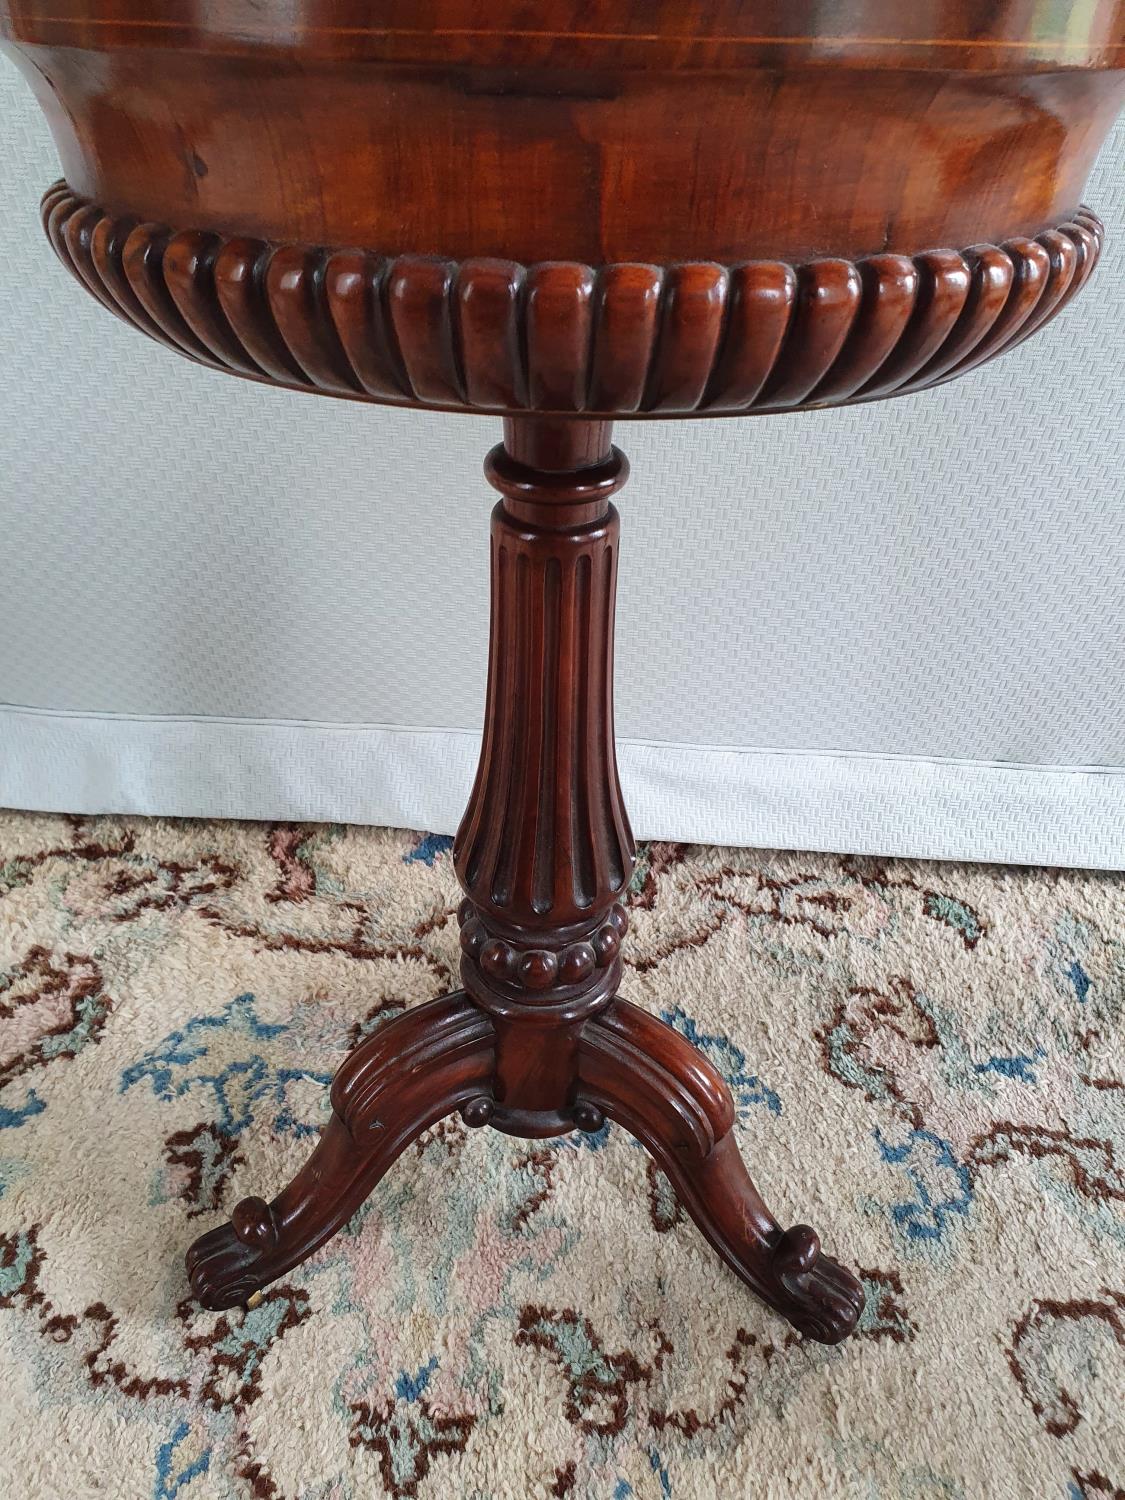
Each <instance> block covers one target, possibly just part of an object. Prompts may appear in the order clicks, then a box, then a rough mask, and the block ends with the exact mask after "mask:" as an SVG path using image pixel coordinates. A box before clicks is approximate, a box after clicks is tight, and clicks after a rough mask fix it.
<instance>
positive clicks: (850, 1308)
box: [762, 1224, 864, 1344]
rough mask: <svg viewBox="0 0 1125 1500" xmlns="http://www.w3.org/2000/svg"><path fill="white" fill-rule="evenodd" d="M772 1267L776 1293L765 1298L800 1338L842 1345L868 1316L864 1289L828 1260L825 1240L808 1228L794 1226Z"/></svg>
mask: <svg viewBox="0 0 1125 1500" xmlns="http://www.w3.org/2000/svg"><path fill="white" fill-rule="evenodd" d="M770 1266H771V1268H772V1270H773V1272H774V1274H775V1276H776V1281H777V1292H776V1294H775V1295H770V1293H769V1290H768V1288H765V1287H763V1289H762V1295H763V1297H764V1298H765V1300H766V1301H767V1302H769V1303H770V1304H771V1306H773V1307H775V1308H776V1309H777V1311H778V1312H779V1313H781V1315H782V1316H783V1317H785V1318H787V1319H788V1320H789V1322H790V1323H792V1325H793V1327H794V1328H795V1329H796V1330H797V1332H798V1333H802V1334H804V1336H805V1337H806V1338H810V1339H815V1340H816V1341H817V1343H819V1344H839V1343H842V1342H843V1340H844V1339H846V1338H847V1336H848V1335H849V1334H850V1333H851V1332H852V1331H853V1330H854V1329H855V1326H856V1324H857V1323H858V1322H859V1317H860V1314H861V1313H862V1312H863V1302H864V1295H863V1287H862V1286H861V1285H860V1283H859V1281H858V1280H857V1279H856V1277H854V1276H853V1275H852V1273H851V1272H850V1271H849V1270H847V1269H846V1268H845V1267H844V1266H842V1265H841V1264H840V1263H839V1261H837V1260H833V1259H832V1257H831V1256H830V1255H824V1254H823V1253H822V1252H821V1248H820V1238H819V1236H818V1235H817V1233H816V1231H815V1229H810V1228H809V1226H808V1225H807V1224H794V1225H793V1227H792V1228H791V1229H787V1230H786V1231H785V1232H784V1234H783V1235H782V1236H781V1238H780V1239H779V1240H778V1242H777V1244H776V1245H775V1246H774V1250H773V1255H772V1256H771V1258H770Z"/></svg>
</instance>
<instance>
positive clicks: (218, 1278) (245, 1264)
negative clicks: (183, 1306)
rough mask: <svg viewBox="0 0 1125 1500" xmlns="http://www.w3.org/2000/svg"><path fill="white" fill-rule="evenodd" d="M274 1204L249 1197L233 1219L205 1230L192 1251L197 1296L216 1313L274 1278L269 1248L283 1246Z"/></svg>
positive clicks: (190, 1273) (191, 1269) (193, 1287)
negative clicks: (275, 1220)
mask: <svg viewBox="0 0 1125 1500" xmlns="http://www.w3.org/2000/svg"><path fill="white" fill-rule="evenodd" d="M277 1239H278V1234H277V1226H276V1224H275V1222H274V1218H273V1211H272V1209H271V1208H270V1206H269V1204H268V1203H266V1202H264V1200H263V1199H261V1198H243V1199H242V1201H241V1202H240V1203H237V1204H236V1205H235V1208H234V1213H233V1214H232V1215H231V1222H230V1223H229V1224H221V1225H220V1226H219V1228H218V1229H212V1230H210V1231H209V1232H208V1233H207V1234H204V1235H201V1236H200V1237H199V1239H197V1240H196V1241H195V1243H194V1244H193V1245H192V1246H191V1248H190V1249H189V1250H188V1253H187V1273H188V1280H189V1281H190V1282H191V1290H192V1295H193V1296H194V1297H195V1299H196V1301H197V1302H201V1303H202V1304H203V1306H204V1307H206V1308H210V1310H211V1311H212V1312H221V1311H222V1310H223V1309H224V1308H228V1307H238V1306H239V1305H241V1304H243V1303H245V1302H247V1301H248V1300H249V1299H250V1297H251V1296H253V1294H254V1293H255V1292H256V1291H258V1289H259V1288H260V1287H263V1286H265V1285H266V1283H267V1282H268V1281H271V1280H272V1279H273V1274H274V1273H273V1272H271V1270H270V1268H269V1252H270V1251H271V1250H274V1249H275V1248H276V1246H277Z"/></svg>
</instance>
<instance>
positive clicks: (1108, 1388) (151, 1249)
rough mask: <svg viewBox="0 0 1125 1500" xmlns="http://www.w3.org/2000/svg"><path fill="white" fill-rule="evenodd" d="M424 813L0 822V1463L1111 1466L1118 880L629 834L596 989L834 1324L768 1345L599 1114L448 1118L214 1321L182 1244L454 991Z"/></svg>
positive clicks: (338, 1472)
mask: <svg viewBox="0 0 1125 1500" xmlns="http://www.w3.org/2000/svg"><path fill="white" fill-rule="evenodd" d="M448 850H449V840H447V839H441V838H433V837H422V836H418V835H411V834H405V833H396V832H385V831H379V830H370V829H355V828H338V827H309V826H304V827H300V828H291V827H267V826H265V825H246V824H242V825H240V824H228V823H215V824H208V823H195V822H150V821H144V820H122V819H67V818H62V817H45V816H27V815H21V814H6V815H3V816H2V817H0V1493H2V1494H3V1495H4V1496H7V1497H12V1500H15V1497H21V1500H47V1497H50V1500H54V1497H66V1500H78V1497H83V1496H86V1495H109V1496H113V1497H115V1500H127V1497H134V1496H135V1497H144V1500H171V1497H176V1500H208V1497H222V1500H228V1497H232V1500H233V1497H238V1500H244V1497H250V1496H255V1497H259V1500H359V1497H364V1500H367V1497H377V1496H383V1495H390V1496H394V1497H396V1500H398V1497H415V1496H416V1497H419V1500H500V1497H503V1500H508V1497H513V1500H529V1497H544V1500H546V1497H551V1496H573V1497H583V1500H584V1497H597V1500H626V1497H638V1500H641V1497H643V1500H649V1497H651V1500H710V1497H722V1500H727V1497H732V1500H733V1497H738V1500H742V1497H754V1500H772V1497H778V1500H791V1497H805V1496H809V1497H814V1496H815V1497H823V1496H828V1497H837V1496H849V1497H850V1496H855V1497H863V1500H890V1497H896V1500H906V1497H911V1500H914V1497H918V1500H922V1497H925V1500H930V1497H935V1500H936V1497H942V1500H946V1497H949V1500H952V1497H982V1500H983V1497H987V1500H1008V1497H1012V1500H1080V1497H1087V1500H1093V1497H1102V1496H1106V1495H1112V1496H1119V1497H1120V1496H1122V1495H1123V1494H1125V1488H1123V1487H1125V1252H1123V1243H1125V1166H1123V1164H1125V1127H1123V1115H1125V1109H1123V1105H1125V1082H1123V1079H1125V1071H1123V1064H1122V1051H1121V1038H1122V1019H1123V1010H1125V887H1123V883H1122V879H1121V877H1117V876H1106V875H1091V874H1082V873H1070V872H1068V873H1060V872H1048V871H1013V870H1004V869H995V868H987V867H980V866H975V867H973V866H964V867H961V866H953V865H923V864H913V863H905V862H896V861H878V860H867V859H865V860H859V859H847V858H838V857H834V856H826V855H809V854H789V853H785V854H776V853H762V852H752V851H745V850H728V849H704V848H688V847H680V846H674V845H650V846H649V847H647V848H645V849H643V850H642V855H641V862H640V865H639V868H638V873H637V878H636V880H635V882H634V886H633V890H632V922H633V928H632V934H631V937H630V942H629V950H628V951H629V966H628V970H627V993H628V995H629V997H630V998H631V999H633V1000H635V1001H637V1002H638V1003H640V1004H642V1005H645V1006H648V1007H650V1008H651V1009H652V1010H654V1011H657V1012H659V1013H660V1014H662V1015H664V1016H665V1017H666V1018H667V1019H668V1020H669V1021H670V1022H671V1023H672V1024H673V1025H675V1026H677V1027H679V1028H680V1029H681V1030H682V1031H684V1032H685V1033H686V1034H687V1035H689V1036H690V1037H691V1038H692V1039H693V1040H694V1041H696V1042H698V1043H699V1044H700V1045H701V1046H702V1047H703V1048H704V1049H705V1050H706V1051H707V1053H708V1054H709V1055H710V1056H711V1058H712V1059H713V1060H714V1061H715V1062H716V1063H717V1065H718V1066H719V1067H720V1069H721V1070H722V1071H723V1072H724V1073H725V1075H726V1076H727V1078H728V1080H729V1082H730V1085H731V1088H732V1089H733V1091H734V1095H735V1098H736V1100H737V1103H738V1108H739V1117H740V1126H739V1130H740V1136H741V1141H742V1144H743V1147H744V1149H745V1152H746V1154H747V1156H748V1158H749V1161H750V1163H751V1169H752V1170H753V1171H754V1173H755V1175H756V1177H757V1180H758V1183H759V1185H760V1186H761V1187H762V1189H763V1191H764V1192H765V1194H766V1196H767V1198H768V1199H769V1200H770V1201H771V1203H772V1204H773V1205H774V1207H775V1210H776V1212H777V1214H778V1216H779V1218H781V1219H782V1220H783V1222H793V1221H794V1220H801V1219H807V1220H808V1221H809V1222H811V1223H813V1224H814V1225H816V1226H817V1227H818V1228H819V1229H820V1231H821V1233H822V1236H823V1238H824V1240H825V1243H826V1245H827V1246H828V1248H830V1249H831V1250H832V1251H834V1252H835V1253H836V1254H838V1255H839V1256H840V1257H841V1258H843V1259H844V1260H846V1261H847V1262H848V1263H849V1264H850V1265H852V1266H853V1267H855V1268H857V1269H859V1270H860V1271H861V1273H862V1276H863V1279H864V1281H865V1283H866V1285H867V1289H868V1310H867V1312H866V1314H865V1316H864V1320H863V1323H862V1325H861V1328H860V1330H859V1332H858V1333H857V1334H856V1336H855V1337H854V1338H853V1339H852V1341H851V1342H850V1343H848V1344H845V1345H843V1346H842V1347H840V1348H838V1349H825V1348H821V1347H819V1346H817V1345H812V1344H806V1343H803V1342H801V1341H800V1340H799V1339H797V1338H795V1337H794V1336H792V1335H791V1334H790V1333H789V1331H788V1329H787V1328H786V1326H785V1325H784V1324H782V1323H781V1322H780V1321H779V1320H778V1319H777V1318H776V1317H774V1316H773V1315H772V1314H771V1313H769V1312H767V1311H766V1310H765V1309H764V1308H762V1307H761V1306H760V1305H759V1304H758V1303H757V1302H756V1301H755V1300H754V1298H753V1297H751V1296H750V1295H748V1294H747V1293H746V1292H745V1291H744V1290H743V1288H742V1287H741V1285H740V1284H739V1283H738V1282H737V1281H736V1280H735V1278H734V1277H733V1276H732V1275H730V1274H729V1273H728V1272H727V1271H726V1270H725V1269H724V1268H723V1267H722V1266H721V1265H720V1264H719V1262H718V1261H717V1260H716V1259H715V1258H714V1257H713V1256H712V1255H711V1254H710V1253H709V1252H708V1251H707V1249H706V1248H705V1247H704V1245H703V1243H702V1242H701V1240H700V1239H699V1238H698V1236H697V1235H696V1233H695V1231H694V1229H693V1228H692V1227H691V1225H690V1224H689V1223H687V1222H685V1221H684V1220H683V1218H682V1217H681V1215H680V1214H679V1212H678V1211H677V1208H676V1206H675V1204H674V1202H673V1201H672V1200H671V1199H670V1197H669V1193H668V1190H667V1187H666V1185H665V1183H664V1181H663V1180H662V1178H661V1177H660V1176H659V1175H658V1174H657V1173H656V1172H655V1171H654V1170H653V1169H652V1168H651V1167H650V1166H649V1165H648V1161H647V1158H646V1156H645V1155H644V1153H643V1152H642V1151H641V1150H640V1148H638V1147H637V1146H635V1145H634V1144H633V1143H632V1142H631V1141H630V1140H629V1138H628V1136H627V1135H626V1134H625V1133H624V1132H623V1131H621V1130H617V1129H613V1128H610V1129H608V1130H607V1131H605V1132H603V1133H602V1134H601V1135H600V1136H595V1137H592V1138H586V1137H581V1136H577V1135H575V1136H573V1137H570V1138H567V1139H564V1140H562V1141H558V1142H527V1143H525V1142H520V1141H513V1140H511V1139H508V1138H506V1137H503V1136H500V1135H497V1134H496V1133H495V1132H491V1131H479V1132H473V1133H470V1132H467V1131H466V1130H465V1129H464V1128H463V1126H462V1125H461V1123H460V1121H459V1120H457V1119H450V1120H447V1121H445V1122H444V1123H443V1124H442V1125H440V1126H439V1127H438V1128H437V1129H435V1130H433V1131H432V1132H431V1133H430V1134H429V1135H428V1137H426V1138H425V1139H424V1140H423V1141H422V1142H421V1143H420V1144H419V1145H418V1147H417V1148H416V1149H413V1150H411V1151H409V1152H408V1153H407V1154H406V1155H405V1156H404V1157H403V1159H402V1160H401V1161H400V1162H399V1164H398V1166H397V1167H396V1169H395V1170H394V1171H393V1172H392V1174H391V1175H390V1176H389V1177H388V1178H387V1179H385V1181H384V1182H383V1184H382V1185H381V1186H380V1187H379V1188H378V1189H377V1190H376V1192H375V1194H374V1196H373V1198H372V1199H371V1201H370V1202H369V1203H368V1204H367V1207H366V1208H365V1209H364V1210H363V1211H362V1212H361V1213H360V1214H359V1215H358V1216H357V1218H356V1219H355V1220H354V1221H353V1222H352V1224H351V1226H350V1227H349V1229H348V1230H347V1231H346V1232H345V1233H344V1234H343V1235H341V1236H340V1237H339V1238H338V1239H337V1240H336V1241H335V1242H334V1243H332V1244H330V1245H329V1246H328V1247H327V1248H326V1249H325V1250H324V1251H323V1252H322V1253H320V1254H319V1255H317V1256H316V1257H315V1259H314V1260H313V1261H312V1262H311V1263H309V1264H308V1265H306V1266H305V1267H303V1268H301V1269H299V1270H298V1271H297V1272H295V1273H293V1274H292V1275H290V1276H289V1277H288V1278H286V1279H285V1280H284V1281H283V1282H281V1283H280V1284H278V1285H276V1286H275V1287H274V1288H273V1289H272V1290H270V1291H269V1292H268V1293H267V1295H266V1297H265V1300H264V1302H263V1303H262V1305H261V1306H260V1307H258V1308H257V1309H256V1310H255V1311H253V1312H251V1313H243V1312H241V1311H240V1312H235V1313H232V1314H229V1315H215V1314H208V1313H203V1312H200V1311H198V1310H197V1309H196V1308H195V1307H194V1306H193V1305H192V1304H191V1302H190V1301H189V1300H188V1299H187V1296H186V1290H187V1289H186V1285H185V1282H184V1275H183V1270H182V1265H181V1254H182V1251H183V1248H184V1246H185V1244H186V1243H187V1242H188V1241H189V1240H190V1239H192V1238H193V1237H194V1236H195V1235H196V1234H198V1233H199V1232H200V1231H201V1230H203V1229H204V1228H207V1227H209V1226H211V1225H212V1224H214V1223H216V1222H218V1220H219V1219H220V1218H221V1217H224V1216H225V1214H226V1212H227V1210H228V1209H229V1208H230V1206H231V1205H232V1204H233V1203H234V1201H235V1200H236V1199H237V1198H238V1197H240V1196H241V1195H243V1194H245V1193H249V1192H261V1193H264V1195H265V1196H267V1197H268V1196H270V1195H271V1194H272V1193H273V1192H274V1191H276V1189H277V1188H278V1187H280V1185H281V1184H282V1182H283V1181H284V1180H285V1179H286V1178H287V1177H288V1176H289V1175H290V1174H291V1173H292V1172H293V1171H294V1170H295V1169H296V1167H297V1166H298V1164H299V1163H300V1161H301V1160H302V1158H303V1157H304V1155H305V1153H306V1152H307V1151H308V1149H309V1145H310V1141H311V1139H312V1137H313V1135H314V1133H315V1131H316V1129H317V1126H318V1123H319V1122H320V1121H321V1119H322V1118H323V1117H324V1114H325V1110H326V1086H327V1084H328V1080H329V1078H330V1076H331V1074H332V1071H333V1069H334V1068H335V1067H336V1066H337V1064H338V1063H339V1062H340V1060H341V1058H342V1056H343V1054H344V1049H345V1048H346V1047H347V1046H348V1044H349V1043H350V1042H353V1041H354V1040H355V1039H356V1038H357V1037H358V1036H360V1035H362V1034H363V1033H364V1032H366V1031H367V1030H369V1029H370V1028H371V1027H374V1026H378V1025H380V1024H381V1023H382V1022H383V1021H384V1020H385V1019H386V1018H388V1017H389V1016H393V1015H395V1014H396V1013H397V1012H398V1011H399V1009H400V1008H401V1007H402V1006H404V1005H415V1004H418V1003H419V1002H421V1001H423V1000H427V999H429V998H430V997H431V996H434V995H437V994H439V993H440V992H441V991H443V990H445V989H447V988H449V987H451V986H452V985H453V984H454V970H455V963H456V956H457V940H456V924H455V921H454V918H453V912H454V909H455V905H456V901H457V891H456V887H455V882H454V877H453V872H452V869H451V867H450V858H449V852H448Z"/></svg>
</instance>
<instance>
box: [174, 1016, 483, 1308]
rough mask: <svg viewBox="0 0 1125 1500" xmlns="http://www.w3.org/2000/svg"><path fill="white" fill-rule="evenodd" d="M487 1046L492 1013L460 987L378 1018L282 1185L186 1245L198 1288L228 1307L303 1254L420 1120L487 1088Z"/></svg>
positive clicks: (214, 1303)
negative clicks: (309, 1150)
mask: <svg viewBox="0 0 1125 1500" xmlns="http://www.w3.org/2000/svg"><path fill="white" fill-rule="evenodd" d="M493 1051H494V1036H493V1031H492V1024H491V1022H490V1021H489V1019H488V1017H487V1016H486V1015H484V1014H483V1012H481V1011H479V1010H478V1009H477V1008H476V1007H475V1006H474V1005H473V1004H472V1002H471V1001H470V1000H469V999H468V997H467V996H466V995H465V994H464V993H462V992H460V991H459V992H457V993H455V994H452V995H447V996H445V997H444V998H442V999H441V1000H433V1001H431V1002H430V1003H429V1004H427V1005H421V1006H418V1007H416V1008H415V1009H413V1010H409V1011H407V1012H406V1014H405V1015H402V1016H399V1017H397V1018H396V1019H395V1020H394V1021H390V1022H388V1023H387V1024H386V1025H384V1026H381V1027H380V1028H379V1030H378V1031H376V1032H375V1033H374V1034H373V1035H372V1036H370V1037H369V1038H368V1039H367V1040H366V1041H365V1042H363V1043H361V1044H360V1046H358V1047H357V1048H356V1049H355V1051H354V1052H353V1053H352V1054H351V1055H350V1056H349V1057H348V1059H347V1061H346V1062H345V1063H344V1065H343V1067H341V1069H340V1071H339V1072H338V1073H337V1074H336V1077H335V1079H334V1080H333V1084H332V1118H331V1119H330V1120H329V1122H328V1124H327V1126H326V1127H325V1129H324V1132H323V1134H322V1135H321V1138H320V1140H319V1142H318V1143H317V1146H316V1149H315V1150H314V1151H313V1154H312V1156H311V1157H310V1158H309V1160H308V1161H307V1162H306V1163H305V1165H304V1166H303V1167H302V1168H301V1170H300V1171H299V1172H298V1173H297V1175H296V1177H295V1178H294V1179H293V1181H292V1182H291V1183H290V1184H289V1185H288V1187H286V1188H283V1189H282V1191H281V1192H280V1193H279V1194H278V1196H277V1197H276V1198H275V1199H274V1200H273V1202H272V1203H266V1202H265V1201H264V1200H263V1199H261V1198H243V1199H242V1201H241V1202H240V1203H237V1204H236V1205H235V1208H234V1212H233V1214H232V1215H231V1221H230V1223H229V1224H223V1225H222V1226H220V1228H218V1229H213V1230H211V1232H210V1233H209V1234H205V1235H203V1236H202V1237H201V1238H200V1239H198V1240H196V1241H195V1243H194V1244H193V1245H192V1246H191V1248H190V1249H189V1251H188V1253H187V1270H188V1276H189V1278H190V1280H191V1288H192V1291H193V1293H194V1294H195V1296H196V1298H197V1299H198V1300H199V1301H200V1302H202V1304H203V1305H204V1307H209V1308H214V1309H216V1310H217V1309H219V1308H224V1307H234V1306H236V1305H237V1304H238V1303H241V1302H245V1301H246V1300H247V1298H248V1297H250V1296H251V1295H252V1294H253V1293H254V1292H255V1291H257V1290H258V1289H259V1288H260V1287H263V1286H266V1285H267V1284H268V1283H269V1282H271V1281H276V1279H277V1278H278V1277H279V1276H282V1275H284V1274H285V1272H286V1271H289V1270H291V1269H292V1268H293V1267H294V1266H295V1265H298V1264H299V1263H300V1262H301V1261H303V1260H306V1259H307V1258H308V1257H309V1256H310V1255H311V1254H312V1253H313V1251H314V1250H317V1249H319V1248H320V1246H321V1245H323V1244H324V1243H325V1241H326V1240H328V1239H330V1238H331V1237H332V1235H334V1234H335V1233H336V1231H337V1230H338V1229H341V1228H342V1227H343V1226H344V1224H346V1223H347V1221H348V1220H349V1219H350V1218H351V1216H352V1214H353V1213H355V1211H356V1209H357V1208H359V1206H360V1204H361V1203H362V1202H363V1201H364V1199H365V1198H366V1197H367V1195H368V1194H369V1193H370V1192H371V1190H372V1188H373V1187H374V1186H375V1184H376V1183H377V1182H378V1181H379V1179H380V1178H381V1177H382V1176H383V1174H384V1173H385V1172H386V1171H387V1170H388V1168H389V1167H390V1166H391V1165H392V1164H393V1163H394V1161H395V1160H396V1159H397V1158H398V1157H399V1156H400V1155H401V1154H402V1152H403V1151H404V1150H405V1149H406V1148H407V1146H409V1145H410V1143H411V1142H412V1141H414V1140H415V1139H416V1138H417V1137H418V1136H419V1135H420V1134H421V1133H422V1131H423V1130H425V1129H427V1128H428V1127H429V1126H430V1125H433V1124H434V1123H435V1122H436V1121H438V1120H440V1119H441V1118H442V1116H443V1115H447V1114H449V1113H450V1112H451V1111H452V1110H455V1109H458V1108H460V1107H462V1106H463V1105H465V1104H467V1103H468V1102H469V1101H470V1100H473V1099H476V1098H479V1097H480V1096H481V1095H487V1094H488V1093H489V1092H490V1089H491V1079H492V1071H493Z"/></svg>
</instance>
